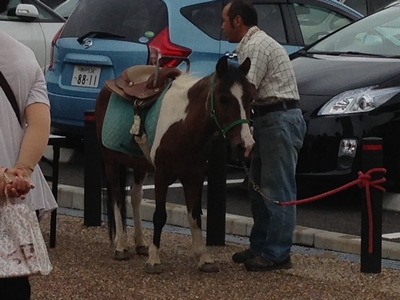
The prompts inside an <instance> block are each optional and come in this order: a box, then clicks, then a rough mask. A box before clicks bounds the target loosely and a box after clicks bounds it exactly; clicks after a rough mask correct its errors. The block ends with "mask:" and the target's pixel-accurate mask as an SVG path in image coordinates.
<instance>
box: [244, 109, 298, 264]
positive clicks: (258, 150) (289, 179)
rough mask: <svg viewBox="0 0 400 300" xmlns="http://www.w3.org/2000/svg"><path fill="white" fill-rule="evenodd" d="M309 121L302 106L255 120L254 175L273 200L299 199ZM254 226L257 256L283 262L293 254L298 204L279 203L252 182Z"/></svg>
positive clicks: (254, 245)
mask: <svg viewBox="0 0 400 300" xmlns="http://www.w3.org/2000/svg"><path fill="white" fill-rule="evenodd" d="M305 133H306V124H305V121H304V119H303V115H302V112H301V110H300V109H290V110H287V111H279V112H271V113H267V114H266V115H264V116H260V117H256V118H255V119H254V140H255V142H256V143H255V147H254V149H253V155H252V160H251V167H250V169H251V176H252V178H253V179H254V180H255V182H256V183H257V184H258V185H259V186H260V188H261V189H262V191H263V193H264V194H265V195H266V196H268V197H269V198H271V199H272V200H276V201H281V202H287V201H291V200H295V199H296V193H297V191H296V179H295V174H296V165H297V158H298V153H299V151H300V149H301V147H302V145H303V139H304V136H305ZM249 197H250V199H251V201H252V213H253V219H254V225H253V228H252V230H251V235H250V249H251V250H252V251H253V252H254V253H255V254H256V255H260V254H261V255H262V256H263V257H264V258H266V259H269V260H271V261H273V262H281V261H283V260H285V259H286V258H287V257H288V255H289V254H290V248H291V246H292V239H293V232H294V228H295V226H296V207H295V206H278V205H276V204H273V203H270V202H269V201H268V200H266V199H264V198H263V197H262V196H261V195H260V194H259V193H258V192H256V191H254V190H253V188H252V185H251V184H250V185H249Z"/></svg>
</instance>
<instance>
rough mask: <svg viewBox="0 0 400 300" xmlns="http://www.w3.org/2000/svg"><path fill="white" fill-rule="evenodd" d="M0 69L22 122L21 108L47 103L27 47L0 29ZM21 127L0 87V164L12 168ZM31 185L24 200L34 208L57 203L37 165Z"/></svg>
mask: <svg viewBox="0 0 400 300" xmlns="http://www.w3.org/2000/svg"><path fill="white" fill-rule="evenodd" d="M0 70H1V72H2V73H3V75H4V77H5V78H6V80H7V82H8V84H9V85H10V87H11V89H12V91H13V93H14V95H15V98H16V100H17V103H18V107H19V110H20V115H21V120H22V123H23V124H25V115H24V111H25V108H26V107H27V106H28V105H30V104H33V103H37V102H40V103H45V104H47V105H50V103H49V99H48V96H47V89H46V83H45V79H44V75H43V72H42V70H41V68H40V66H39V64H38V62H37V60H36V58H35V55H34V53H33V52H32V50H31V49H29V48H28V47H26V46H25V45H23V44H22V43H20V42H18V41H17V40H15V39H14V38H12V37H11V36H9V35H7V34H5V33H4V32H0ZM23 127H24V128H21V126H20V125H19V123H18V119H17V117H16V115H15V113H14V110H13V109H12V107H11V104H10V103H9V101H8V99H7V96H6V95H5V93H4V92H3V90H2V89H1V88H0V166H4V167H13V166H14V164H15V163H16V162H17V159H18V155H19V149H20V146H21V142H22V138H23V136H24V130H25V126H23ZM32 181H33V183H34V184H35V186H36V187H35V188H34V189H33V190H31V191H30V192H29V193H28V195H27V197H26V200H23V201H29V202H33V203H34V205H35V207H36V209H44V210H45V211H51V210H53V209H55V208H57V203H56V201H55V199H54V197H53V194H52V192H51V190H50V188H49V185H48V183H47V181H46V180H45V178H44V176H43V173H42V171H41V170H40V167H39V166H38V165H37V166H36V167H35V169H34V172H33V173H32Z"/></svg>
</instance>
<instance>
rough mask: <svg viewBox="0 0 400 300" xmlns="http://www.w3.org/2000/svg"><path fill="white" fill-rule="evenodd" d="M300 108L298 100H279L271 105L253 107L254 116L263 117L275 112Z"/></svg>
mask: <svg viewBox="0 0 400 300" xmlns="http://www.w3.org/2000/svg"><path fill="white" fill-rule="evenodd" d="M295 108H300V103H299V101H298V100H281V101H279V102H276V103H273V104H265V105H258V106H255V107H254V116H256V117H259V116H264V115H266V114H267V113H270V112H275V111H285V110H288V109H295Z"/></svg>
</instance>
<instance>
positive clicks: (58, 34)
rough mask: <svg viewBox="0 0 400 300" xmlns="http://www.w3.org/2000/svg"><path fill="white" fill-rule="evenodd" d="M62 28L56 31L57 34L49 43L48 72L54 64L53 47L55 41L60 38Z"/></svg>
mask: <svg viewBox="0 0 400 300" xmlns="http://www.w3.org/2000/svg"><path fill="white" fill-rule="evenodd" d="M63 28H64V25H63V26H61V28H60V29H59V30H58V31H57V33H56V34H55V35H54V37H53V40H52V41H51V48H50V64H49V70H51V69H52V68H53V64H54V46H55V45H56V42H57V40H58V39H59V38H60V35H61V32H62V30H63Z"/></svg>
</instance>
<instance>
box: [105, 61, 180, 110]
mask: <svg viewBox="0 0 400 300" xmlns="http://www.w3.org/2000/svg"><path fill="white" fill-rule="evenodd" d="M179 75H181V71H180V70H178V69H177V68H173V67H165V68H159V69H157V67H156V66H150V65H139V66H133V67H129V68H127V69H125V70H124V71H123V72H122V74H121V76H120V77H118V78H115V79H109V80H106V81H105V86H106V87H107V88H108V89H109V90H110V91H112V92H114V93H116V94H117V95H119V96H120V97H122V98H124V99H126V100H128V101H130V102H132V104H133V105H134V109H135V114H136V111H137V110H138V109H139V108H143V107H146V106H148V105H150V104H152V103H153V102H155V101H156V100H157V98H158V95H159V94H161V92H162V91H163V90H164V89H165V87H166V85H167V81H168V79H169V80H173V79H175V78H176V77H177V76H179Z"/></svg>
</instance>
